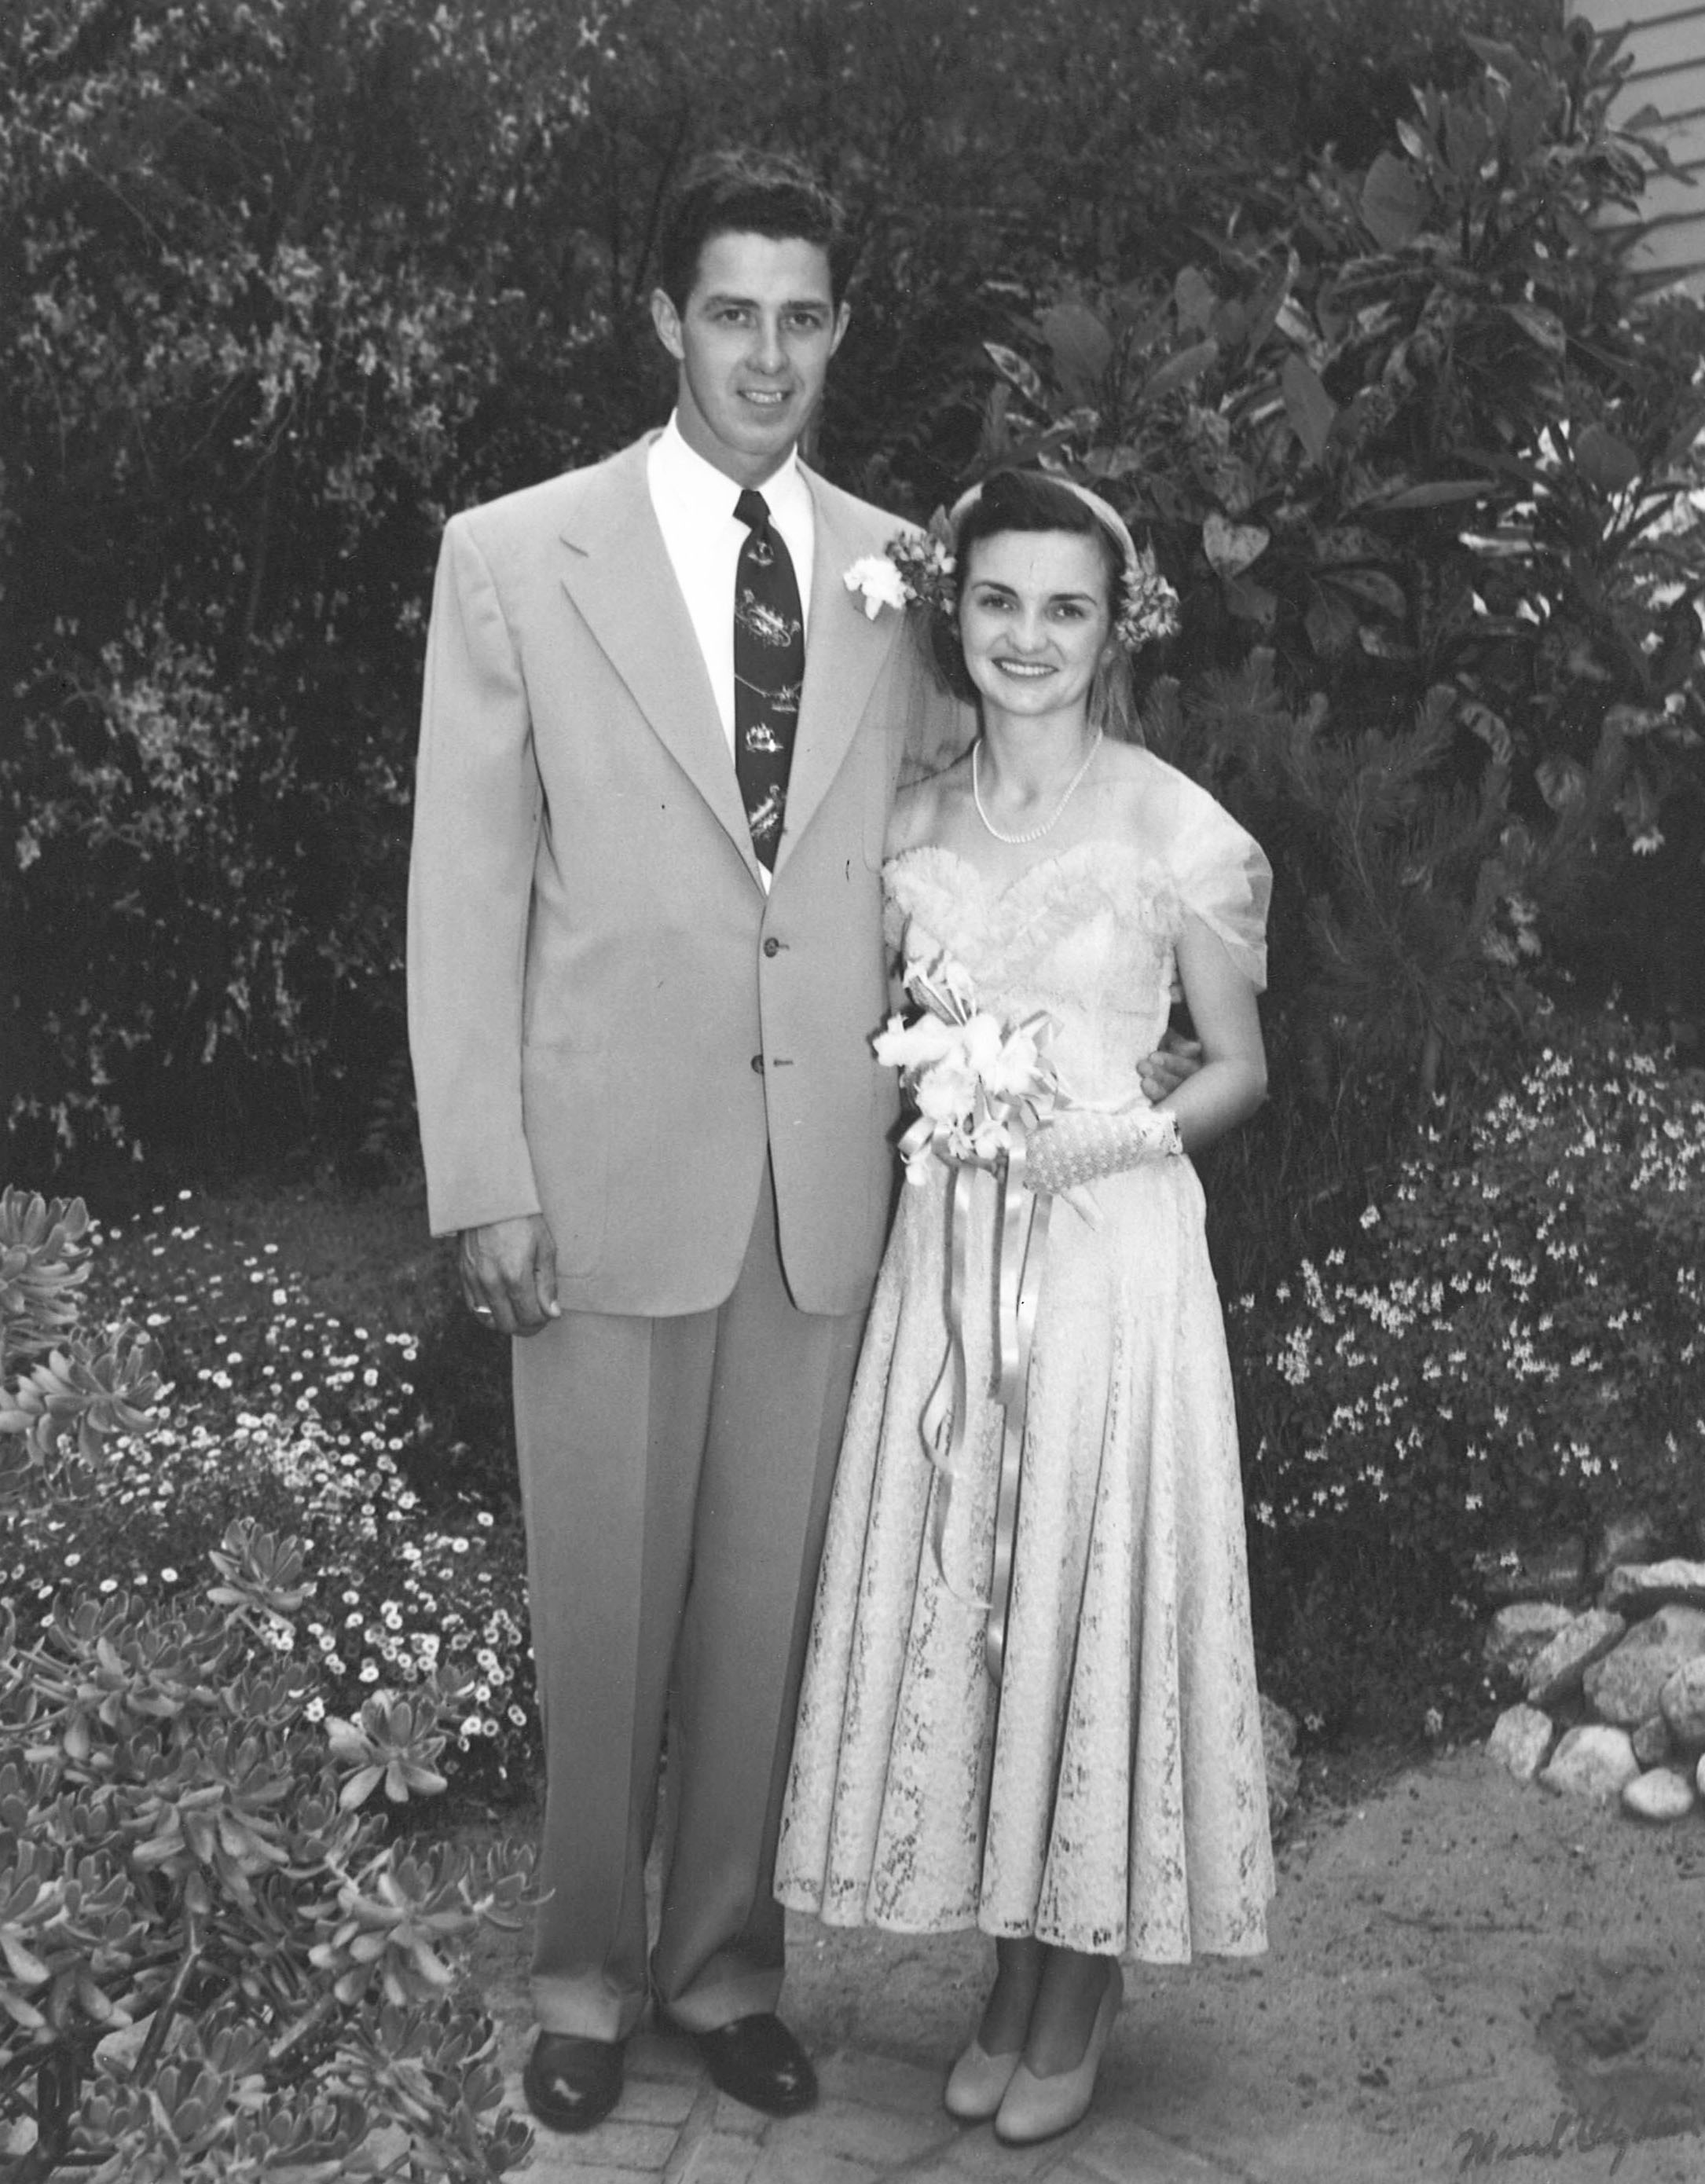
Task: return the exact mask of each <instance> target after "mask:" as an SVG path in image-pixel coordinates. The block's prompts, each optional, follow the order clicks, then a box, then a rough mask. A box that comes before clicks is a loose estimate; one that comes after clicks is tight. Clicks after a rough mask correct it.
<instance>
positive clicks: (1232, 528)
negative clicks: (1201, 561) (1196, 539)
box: [1201, 510, 1272, 577]
mask: <svg viewBox="0 0 1705 2184" xmlns="http://www.w3.org/2000/svg"><path fill="white" fill-rule="evenodd" d="M1271 540H1272V533H1271V532H1268V530H1266V529H1265V528H1264V527H1263V526H1262V525H1261V524H1259V523H1231V522H1229V521H1227V520H1226V518H1225V517H1224V516H1223V515H1221V514H1220V513H1219V511H1218V510H1215V511H1214V513H1213V514H1212V515H1210V516H1208V517H1207V518H1206V521H1204V522H1203V524H1202V527H1201V546H1202V551H1203V553H1204V554H1206V556H1207V558H1208V560H1209V563H1210V564H1211V565H1212V568H1213V569H1214V571H1215V572H1216V573H1217V575H1219V576H1222V577H1234V576H1236V575H1237V574H1238V573H1239V572H1240V571H1241V570H1244V569H1246V568H1248V566H1249V565H1250V564H1251V562H1252V561H1258V560H1260V559H1261V557H1262V554H1264V553H1265V552H1266V551H1267V549H1268V545H1269V543H1271Z"/></svg>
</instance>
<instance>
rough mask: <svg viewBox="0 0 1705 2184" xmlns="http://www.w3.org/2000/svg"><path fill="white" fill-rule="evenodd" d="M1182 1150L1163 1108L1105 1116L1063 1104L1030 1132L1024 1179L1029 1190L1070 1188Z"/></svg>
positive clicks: (1174, 1119) (1169, 1115)
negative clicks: (1040, 1126)
mask: <svg viewBox="0 0 1705 2184" xmlns="http://www.w3.org/2000/svg"><path fill="white" fill-rule="evenodd" d="M1183 1151H1184V1146H1183V1145H1182V1144H1181V1143H1180V1141H1179V1139H1178V1117H1177V1116H1176V1115H1174V1114H1173V1112H1172V1111H1171V1110H1170V1109H1169V1108H1166V1107H1127V1108H1124V1109H1123V1110H1122V1111H1121V1112H1119V1113H1118V1114H1116V1115H1107V1114H1102V1113H1100V1112H1099V1111H1098V1110H1096V1109H1095V1108H1090V1107H1068V1108H1067V1109H1066V1110H1065V1111H1064V1112H1062V1113H1060V1114H1057V1115H1056V1116H1055V1117H1053V1119H1052V1120H1051V1121H1050V1122H1047V1123H1044V1124H1043V1126H1042V1128H1040V1129H1039V1130H1036V1131H1034V1132H1033V1134H1032V1135H1031V1138H1030V1142H1029V1146H1028V1153H1027V1157H1026V1162H1025V1170H1024V1179H1025V1181H1026V1182H1027V1183H1028V1184H1029V1185H1030V1187H1031V1189H1032V1190H1052V1191H1061V1190H1073V1189H1074V1188H1075V1187H1076V1185H1078V1184H1080V1183H1093V1182H1094V1181H1095V1178H1097V1177H1098V1176H1103V1175H1119V1174H1123V1172H1124V1170H1125V1169H1127V1168H1130V1167H1138V1166H1139V1165H1140V1163H1141V1162H1144V1161H1151V1160H1172V1159H1177V1158H1178V1157H1179V1156H1181V1155H1182V1153H1183Z"/></svg>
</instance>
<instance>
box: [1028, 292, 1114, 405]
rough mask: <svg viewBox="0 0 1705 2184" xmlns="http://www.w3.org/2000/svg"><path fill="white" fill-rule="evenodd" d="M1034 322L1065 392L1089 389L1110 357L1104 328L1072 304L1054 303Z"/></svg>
mask: <svg viewBox="0 0 1705 2184" xmlns="http://www.w3.org/2000/svg"><path fill="white" fill-rule="evenodd" d="M1038 323H1039V325H1040V326H1041V329H1042V338H1043V340H1044V341H1045V342H1046V343H1047V344H1048V346H1049V348H1050V349H1051V350H1052V351H1053V353H1054V364H1055V367H1056V370H1058V372H1059V375H1060V378H1061V382H1062V383H1063V384H1064V385H1065V387H1067V390H1068V391H1069V392H1072V393H1087V392H1089V390H1090V389H1092V388H1093V387H1094V386H1095V382H1096V381H1097V380H1099V379H1100V376H1101V374H1102V373H1103V372H1104V371H1105V370H1106V368H1107V365H1108V362H1109V360H1110V359H1111V358H1112V354H1113V337H1112V334H1111V333H1110V332H1109V331H1107V328H1106V326H1104V325H1103V323H1102V322H1101V320H1100V319H1099V318H1097V317H1096V315H1095V313H1094V312H1093V311H1092V310H1090V309H1089V308H1088V307H1087V306H1086V305H1084V304H1075V303H1064V304H1055V305H1054V307H1053V309H1051V310H1047V311H1045V312H1044V313H1043V314H1042V316H1041V318H1040V320H1039V322H1038Z"/></svg>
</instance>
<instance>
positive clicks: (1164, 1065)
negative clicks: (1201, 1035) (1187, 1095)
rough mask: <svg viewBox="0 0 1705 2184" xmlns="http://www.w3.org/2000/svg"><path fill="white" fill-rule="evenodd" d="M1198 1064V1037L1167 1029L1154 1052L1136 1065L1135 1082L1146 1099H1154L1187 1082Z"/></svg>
mask: <svg viewBox="0 0 1705 2184" xmlns="http://www.w3.org/2000/svg"><path fill="white" fill-rule="evenodd" d="M1200 1068H1201V1040H1200V1039H1182V1038H1180V1037H1179V1035H1178V1033H1177V1032H1175V1031H1169V1032H1167V1035H1166V1037H1165V1038H1164V1039H1162V1041H1161V1043H1160V1045H1158V1046H1157V1047H1156V1049H1155V1050H1154V1052H1153V1053H1152V1054H1151V1055H1149V1056H1146V1057H1145V1059H1144V1060H1143V1061H1139V1063H1138V1064H1137V1082H1138V1084H1140V1085H1141V1086H1142V1088H1143V1091H1144V1093H1145V1095H1146V1096H1147V1097H1148V1098H1149V1099H1151V1100H1156V1101H1158V1100H1164V1099H1165V1098H1166V1097H1167V1094H1168V1093H1171V1092H1176V1091H1177V1090H1178V1087H1179V1085H1180V1084H1187V1083H1188V1082H1189V1080H1190V1078H1192V1077H1194V1076H1195V1073H1196V1072H1197V1070H1199V1069H1200Z"/></svg>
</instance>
